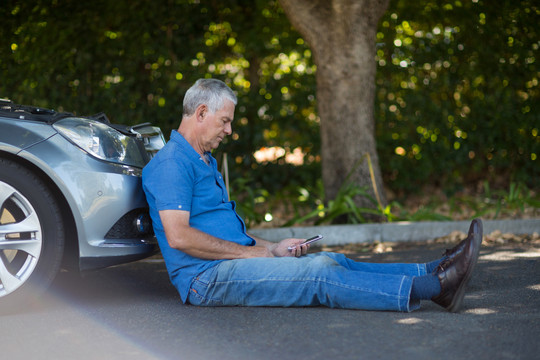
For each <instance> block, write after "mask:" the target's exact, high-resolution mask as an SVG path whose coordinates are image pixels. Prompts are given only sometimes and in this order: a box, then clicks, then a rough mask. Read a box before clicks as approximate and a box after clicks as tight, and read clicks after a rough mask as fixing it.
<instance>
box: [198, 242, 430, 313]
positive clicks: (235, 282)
mask: <svg viewBox="0 0 540 360" xmlns="http://www.w3.org/2000/svg"><path fill="white" fill-rule="evenodd" d="M425 274H426V266H425V264H372V263H361V262H356V261H353V260H351V259H349V258H347V257H346V256H344V255H343V254H337V253H328V252H321V253H315V254H309V255H307V256H303V257H300V258H295V257H279V258H254V259H241V260H226V261H223V262H221V263H219V264H218V265H217V266H215V267H213V268H211V269H208V270H206V271H204V272H203V273H201V274H200V275H199V276H198V277H197V278H195V280H194V281H193V283H192V284H191V289H190V292H189V297H188V301H189V303H191V304H193V305H200V306H318V305H323V306H328V307H332V308H348V309H363V310H395V311H412V310H415V309H417V308H418V307H419V305H420V302H419V301H411V300H410V293H411V286H412V278H413V277H414V276H422V275H425Z"/></svg>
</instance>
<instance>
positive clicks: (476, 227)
mask: <svg viewBox="0 0 540 360" xmlns="http://www.w3.org/2000/svg"><path fill="white" fill-rule="evenodd" d="M482 231H483V230H482V221H481V220H480V219H474V220H473V221H472V222H471V226H470V227H469V233H468V235H467V238H466V239H465V240H462V241H461V242H460V243H459V244H457V245H456V246H454V247H453V248H451V249H446V251H445V252H444V254H443V257H446V258H448V259H452V258H454V257H455V256H456V255H458V254H460V253H461V252H462V251H463V249H464V248H465V245H467V244H468V243H469V242H470V241H472V240H473V238H474V236H475V234H480V240H481V239H482Z"/></svg>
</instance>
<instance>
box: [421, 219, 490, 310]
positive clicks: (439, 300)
mask: <svg viewBox="0 0 540 360" xmlns="http://www.w3.org/2000/svg"><path fill="white" fill-rule="evenodd" d="M482 231H483V226H482V221H481V220H480V219H475V220H473V222H472V223H471V227H470V230H469V237H468V238H467V239H466V240H464V241H463V242H462V243H464V244H461V243H460V244H458V246H456V247H455V248H454V249H456V248H458V247H460V248H459V249H456V251H455V252H453V254H450V255H448V258H447V259H446V260H444V261H443V262H442V263H441V264H440V265H439V266H438V268H437V270H436V272H435V274H436V275H437V276H438V278H439V281H440V283H441V289H442V290H441V293H440V294H439V295H437V296H436V297H434V298H432V299H431V300H432V301H433V302H435V303H436V304H438V305H440V306H442V307H444V308H445V309H446V310H448V311H451V312H455V311H458V310H459V308H460V306H461V303H462V301H463V297H464V295H465V287H466V286H467V283H468V282H469V279H470V278H471V274H472V272H473V270H474V267H475V265H476V261H477V260H478V254H479V253H480V245H481V243H482ZM460 245H461V246H460ZM454 249H452V250H454Z"/></svg>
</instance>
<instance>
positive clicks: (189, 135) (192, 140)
mask: <svg viewBox="0 0 540 360" xmlns="http://www.w3.org/2000/svg"><path fill="white" fill-rule="evenodd" d="M178 133H179V134H180V135H182V136H183V137H184V139H186V141H187V142H188V143H189V145H191V147H192V148H193V149H194V150H195V151H196V152H197V153H198V154H199V155H201V156H202V158H203V159H204V158H205V151H204V149H203V148H202V146H199V143H198V141H197V136H195V134H194V133H193V132H192V131H190V130H189V128H188V127H187V126H184V127H183V126H182V124H180V127H179V128H178Z"/></svg>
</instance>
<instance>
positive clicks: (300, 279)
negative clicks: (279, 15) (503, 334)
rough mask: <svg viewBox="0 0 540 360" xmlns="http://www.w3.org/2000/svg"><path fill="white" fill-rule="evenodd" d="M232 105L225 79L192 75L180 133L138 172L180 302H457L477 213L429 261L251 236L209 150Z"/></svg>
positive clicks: (227, 125)
mask: <svg viewBox="0 0 540 360" xmlns="http://www.w3.org/2000/svg"><path fill="white" fill-rule="evenodd" d="M236 103H237V99H236V96H235V95H234V93H233V92H232V90H231V89H230V88H229V87H228V86H227V85H226V84H225V83H223V82H221V81H219V80H214V79H201V80H198V81H197V82H196V83H195V84H194V85H193V86H192V87H191V88H190V89H189V90H188V91H187V92H186V94H185V97H184V102H183V116H182V121H181V123H180V127H179V128H178V131H173V132H172V135H171V139H170V141H169V142H168V143H167V144H166V145H165V147H164V148H163V149H161V150H160V152H159V153H158V154H157V155H156V156H155V157H154V158H153V159H152V160H151V161H150V163H149V164H148V165H147V166H146V167H145V168H144V170H143V188H144V191H145V193H146V197H147V200H148V203H149V206H150V214H151V217H152V221H153V226H154V230H155V233H156V236H157V239H158V242H159V246H160V249H161V252H162V254H163V258H164V259H165V264H166V266H167V270H168V272H169V276H170V279H171V281H172V283H173V284H174V286H175V287H176V288H177V289H178V292H179V293H180V296H181V298H182V300H183V301H184V302H185V303H190V304H193V305H201V306H233V305H244V306H316V305H324V306H328V307H337V308H351V309H365V310H396V311H411V310H414V309H416V308H418V307H419V304H420V301H421V300H429V299H431V300H433V301H435V302H436V303H437V304H439V305H441V306H443V307H445V308H446V309H447V310H449V311H457V310H458V309H459V307H460V306H461V303H462V299H463V296H464V290H465V285H466V284H467V282H468V280H469V278H470V276H471V273H472V270H473V268H474V265H475V263H476V261H477V258H478V253H479V249H480V244H481V242H482V223H481V221H480V220H475V221H473V223H472V224H471V227H470V229H469V236H468V238H467V239H466V240H464V241H462V242H461V243H460V244H459V245H457V246H456V247H455V248H453V249H451V250H448V251H447V252H446V254H444V257H443V258H442V259H437V260H435V261H432V262H429V263H427V264H370V263H359V262H355V261H353V260H350V259H348V258H346V257H345V256H344V255H342V254H336V253H326V252H322V253H316V254H309V255H308V254H307V252H308V248H309V245H304V244H302V242H303V241H304V240H303V239H284V240H282V241H280V242H279V243H272V242H269V241H265V240H262V239H258V238H256V237H253V236H249V235H248V234H247V233H246V227H245V224H244V222H243V221H242V219H240V217H239V216H238V215H237V213H236V211H235V203H234V202H231V201H229V199H228V197H227V192H226V189H225V184H224V182H223V179H222V178H221V175H220V174H219V172H218V170H217V166H216V160H215V159H214V158H213V157H212V155H211V151H212V150H214V149H216V148H217V147H218V146H219V144H220V143H221V141H222V140H223V139H224V138H225V137H226V136H228V135H231V133H232V122H233V118H234V109H235V106H236ZM289 248H292V250H289Z"/></svg>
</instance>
